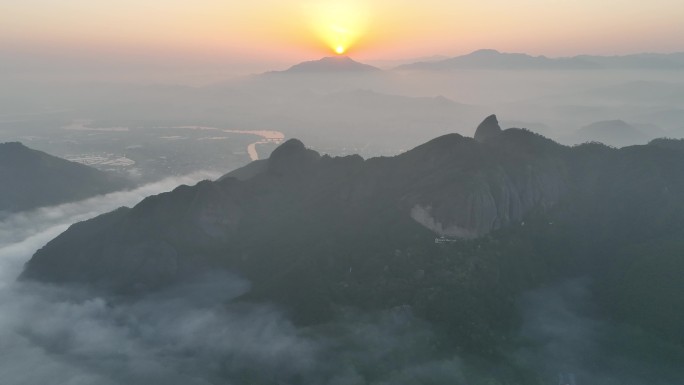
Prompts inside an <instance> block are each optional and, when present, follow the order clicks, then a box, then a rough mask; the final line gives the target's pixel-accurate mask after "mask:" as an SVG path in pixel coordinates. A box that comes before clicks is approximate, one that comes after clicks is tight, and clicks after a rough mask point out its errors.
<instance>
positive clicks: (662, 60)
mask: <svg viewBox="0 0 684 385" xmlns="http://www.w3.org/2000/svg"><path fill="white" fill-rule="evenodd" d="M396 69H398V70H440V71H442V70H453V69H498V70H516V69H563V70H586V69H659V70H681V69H684V53H672V54H635V55H625V56H591V55H579V56H573V57H560V58H549V57H546V56H531V55H528V54H524V53H502V52H499V51H496V50H491V49H484V50H479V51H475V52H473V53H470V54H468V55H463V56H457V57H453V58H449V59H444V60H438V61H430V62H417V63H412V64H405V65H401V66H399V67H397V68H396Z"/></svg>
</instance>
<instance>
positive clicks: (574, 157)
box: [22, 116, 684, 360]
mask: <svg viewBox="0 0 684 385" xmlns="http://www.w3.org/2000/svg"><path fill="white" fill-rule="evenodd" d="M682 239H684V146H682V144H681V141H674V140H658V141H654V142H652V143H650V144H648V145H641V146H632V147H625V148H622V149H615V148H610V147H607V146H604V145H601V144H597V143H591V144H585V145H580V146H575V147H566V146H562V145H560V144H557V143H555V142H553V141H551V140H549V139H547V138H544V137H542V136H541V135H538V134H535V133H532V132H530V131H527V130H523V129H515V128H512V129H507V130H502V129H501V128H500V126H499V124H498V120H497V118H496V117H495V116H490V117H488V118H487V119H486V120H485V121H484V122H482V124H481V125H480V126H479V127H478V129H477V130H476V132H475V135H474V138H469V137H464V136H461V135H458V134H448V135H444V136H441V137H438V138H436V139H433V140H431V141H429V142H427V143H425V144H423V145H420V146H418V147H416V148H414V149H412V150H410V151H407V152H405V153H403V154H401V155H398V156H394V157H379V158H371V159H367V160H364V159H363V158H361V157H360V156H356V155H354V156H347V157H336V158H333V157H329V156H325V155H320V154H319V153H318V152H316V151H313V150H311V149H307V148H306V147H305V146H304V144H303V143H301V142H300V141H298V140H295V139H293V140H289V141H287V142H285V143H284V144H282V145H281V146H280V147H278V148H277V149H276V150H275V151H274V152H273V153H272V155H271V157H270V158H269V159H268V160H263V161H259V162H258V163H253V164H251V165H249V166H247V167H246V168H243V169H240V170H237V171H234V172H232V173H229V174H227V175H226V176H225V177H223V178H221V179H220V180H218V181H215V182H211V181H205V182H201V183H199V184H197V185H196V186H192V187H190V186H181V187H178V188H177V189H175V190H174V191H172V192H170V193H166V194H161V195H158V196H153V197H149V198H147V199H145V200H144V201H142V202H141V203H140V204H138V205H137V206H135V207H134V208H121V209H118V210H116V211H114V212H111V213H108V214H105V215H102V216H99V217H97V218H94V219H92V220H88V221H86V222H82V223H78V224H75V225H73V226H72V227H71V228H70V229H69V230H67V231H66V232H65V233H63V234H62V235H60V236H59V237H57V238H56V239H54V240H52V241H51V242H50V243H48V244H47V245H46V246H45V247H44V248H43V249H41V250H39V251H38V252H37V253H36V254H35V255H34V256H33V258H32V259H31V260H30V261H29V262H28V264H27V265H26V268H25V271H24V273H23V275H22V279H28V280H39V281H43V282H51V283H56V284H79V285H85V286H89V287H91V288H93V289H95V290H97V291H98V292H99V293H101V294H105V295H107V294H118V295H124V296H130V297H132V298H136V297H137V296H139V295H141V294H144V293H148V292H150V291H155V290H157V289H160V288H165V287H170V286H174V285H176V284H178V283H181V282H183V281H184V280H185V279H189V278H191V277H194V276H196V275H198V274H200V273H202V272H206V271H209V270H216V269H226V270H230V271H233V272H236V273H238V274H240V275H242V276H244V277H246V278H248V279H249V280H250V281H251V283H252V290H251V292H249V293H248V294H246V295H245V296H243V297H241V300H250V301H269V302H274V303H277V304H279V305H281V306H282V307H283V308H285V309H288V310H289V311H290V313H289V314H291V315H292V317H293V319H294V320H295V321H296V322H297V323H299V324H303V325H312V324H319V323H324V322H326V321H327V320H329V319H331V317H332V316H333V314H335V311H336V309H339V308H341V307H342V308H348V307H352V308H356V309H362V310H363V309H365V310H369V309H370V310H373V309H388V308H395V307H398V306H406V307H408V308H410V309H412V310H411V311H412V312H413V313H414V314H415V315H417V316H418V317H420V318H422V319H424V320H425V321H427V322H430V323H431V324H433V325H435V326H437V327H438V330H441V332H440V333H442V338H443V341H445V344H446V345H447V346H448V349H457V351H458V352H459V353H460V352H464V351H465V352H470V353H472V354H476V355H480V356H482V357H486V359H494V360H497V359H498V360H503V359H504V357H505V355H501V354H499V355H497V354H498V353H495V352H501V351H502V349H504V350H505V349H507V348H511V344H512V343H513V342H512V341H513V339H512V333H513V330H515V328H516V325H517V321H516V320H517V319H518V318H517V317H518V313H517V312H518V307H517V302H516V296H517V295H518V294H520V293H521V292H523V291H524V290H527V289H530V288H534V287H539V286H541V285H544V284H546V283H552V282H556V281H558V280H560V279H563V278H567V277H576V276H589V277H594V278H595V282H597V284H596V285H594V286H593V287H592V289H591V290H592V293H593V294H592V295H593V296H594V298H595V299H596V301H597V303H598V304H599V305H600V306H599V307H600V308H601V309H602V312H604V313H605V314H606V315H607V316H608V317H611V319H615V320H620V321H619V322H624V323H628V324H632V325H636V326H638V327H639V328H641V329H640V330H644V333H646V332H647V333H651V334H652V335H660V336H663V337H665V338H667V339H668V340H670V341H678V342H677V343H678V344H684V342H682V341H684V333H683V331H682V328H681V322H682V320H684V297H683V296H682V295H681V293H682V292H684V280H682V279H681V277H682V276H683V275H684V259H683V258H682V257H681V255H682V253H684V244H683V243H682ZM640 338H645V337H640ZM447 341H448V343H447ZM450 351H451V350H450Z"/></svg>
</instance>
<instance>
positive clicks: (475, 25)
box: [0, 0, 684, 70]
mask: <svg viewBox="0 0 684 385" xmlns="http://www.w3.org/2000/svg"><path fill="white" fill-rule="evenodd" d="M481 48H493V49H498V50H500V51H504V52H526V53H530V54H534V55H547V56H572V55H577V54H604V55H612V54H628V53H637V52H679V51H684V1H682V0H650V1H641V0H517V1H510V0H480V1H458V0H421V1H408V0H366V1H362V0H347V1H339V0H292V1H287V0H252V1H234V0H231V1H228V0H192V1H189V0H116V1H114V0H21V1H15V0H0V58H2V57H5V58H9V59H14V61H12V60H10V61H9V63H10V64H7V65H6V67H7V66H11V65H12V63H14V65H15V66H18V65H26V66H28V67H30V66H31V65H33V64H35V63H32V62H31V61H32V60H35V61H40V60H50V61H53V62H55V63H57V64H59V63H71V62H73V61H89V60H90V61H93V60H94V61H97V60H102V61H111V60H112V58H116V62H117V63H114V64H116V65H119V66H124V67H126V66H129V67H131V68H133V67H135V66H140V65H143V64H149V65H153V64H154V63H155V62H157V61H160V60H167V61H179V62H178V63H175V65H182V64H183V63H184V62H185V60H187V61H188V62H193V63H196V64H197V63H205V64H206V63H214V64H220V63H222V62H226V61H231V60H232V61H234V62H240V63H245V64H249V63H254V62H258V61H263V62H269V61H270V62H277V61H279V62H298V61H301V60H306V59H311V58H317V57H320V56H328V55H332V54H335V51H336V50H337V51H339V52H344V53H345V54H350V55H352V56H354V57H356V58H359V59H361V60H364V59H365V60H369V59H372V60H391V59H400V58H412V57H421V56H430V55H447V56H456V55H459V54H465V53H468V52H471V51H473V50H477V49H481ZM109 64H110V65H114V64H113V63H109ZM2 68H3V67H2V64H0V70H2Z"/></svg>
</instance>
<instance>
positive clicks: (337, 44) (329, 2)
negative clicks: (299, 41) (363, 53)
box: [305, 0, 370, 55]
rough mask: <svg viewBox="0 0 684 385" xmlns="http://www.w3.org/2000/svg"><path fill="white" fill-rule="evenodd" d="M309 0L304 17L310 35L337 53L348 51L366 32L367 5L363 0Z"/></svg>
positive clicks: (367, 24) (368, 15) (368, 20)
mask: <svg viewBox="0 0 684 385" xmlns="http://www.w3.org/2000/svg"><path fill="white" fill-rule="evenodd" d="M308 4H309V6H308V7H306V9H305V10H306V17H307V18H308V19H309V24H310V28H311V32H312V34H313V36H315V37H316V38H317V39H318V40H319V41H320V42H322V43H323V44H324V45H326V46H327V47H328V49H330V50H331V51H332V52H334V53H336V54H338V55H342V54H344V53H346V52H347V51H349V50H350V48H351V47H353V46H354V45H355V44H356V43H357V42H358V41H359V39H361V38H362V37H363V36H364V35H365V34H366V33H367V30H368V26H369V22H370V9H369V8H368V5H367V3H366V2H364V1H362V0H344V1H341V0H319V1H317V2H314V3H308Z"/></svg>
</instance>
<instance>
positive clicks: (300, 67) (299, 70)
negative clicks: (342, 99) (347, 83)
mask: <svg viewBox="0 0 684 385" xmlns="http://www.w3.org/2000/svg"><path fill="white" fill-rule="evenodd" d="M377 71H380V69H379V68H377V67H373V66H371V65H368V64H363V63H359V62H357V61H355V60H353V59H352V58H350V57H349V56H330V57H324V58H322V59H319V60H313V61H306V62H302V63H299V64H295V65H293V66H292V67H290V68H289V69H287V70H285V71H275V72H267V74H305V73H330V72H333V73H345V72H349V73H354V72H355V73H359V72H377Z"/></svg>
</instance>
